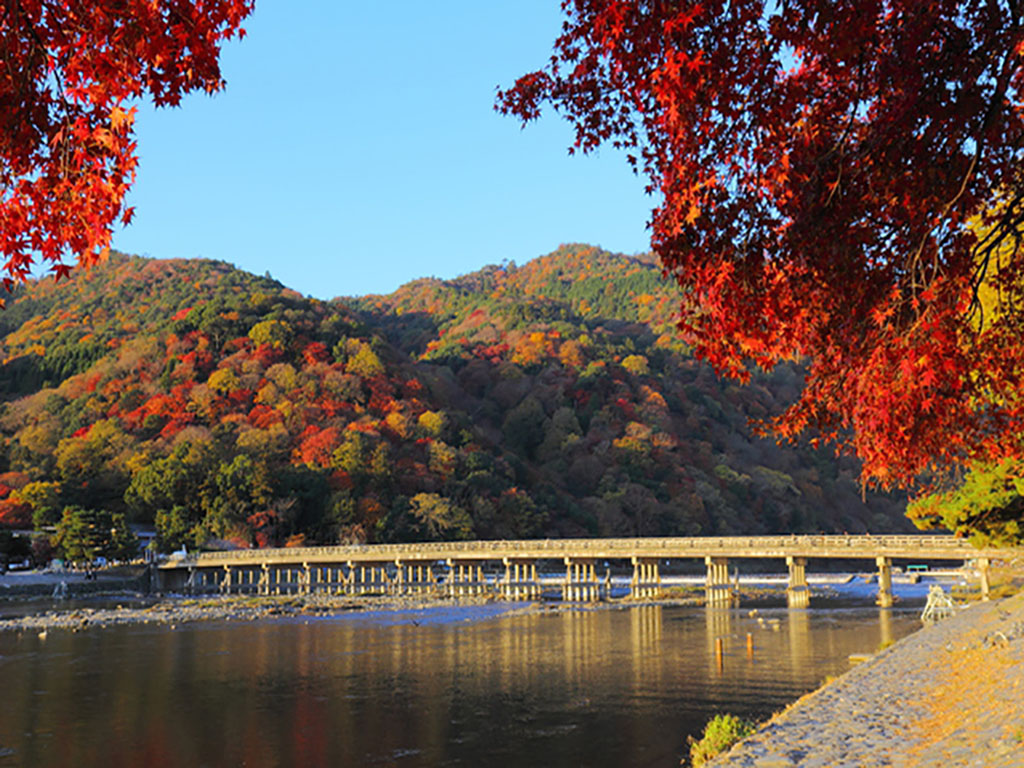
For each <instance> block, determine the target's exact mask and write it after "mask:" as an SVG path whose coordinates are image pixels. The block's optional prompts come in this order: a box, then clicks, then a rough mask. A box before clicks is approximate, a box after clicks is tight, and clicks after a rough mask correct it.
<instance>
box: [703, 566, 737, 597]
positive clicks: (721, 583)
mask: <svg viewBox="0 0 1024 768" xmlns="http://www.w3.org/2000/svg"><path fill="white" fill-rule="evenodd" d="M704 565H705V566H707V578H706V579H705V582H704V603H705V605H708V606H710V607H713V608H722V607H728V606H730V605H732V602H733V593H732V585H731V584H730V583H729V560H728V558H725V557H711V556H710V555H708V556H706V557H705V558H704Z"/></svg>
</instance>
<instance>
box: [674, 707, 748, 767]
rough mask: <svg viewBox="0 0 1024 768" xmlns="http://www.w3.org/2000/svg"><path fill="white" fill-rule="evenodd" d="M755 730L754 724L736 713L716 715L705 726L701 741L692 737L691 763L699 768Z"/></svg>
mask: <svg viewBox="0 0 1024 768" xmlns="http://www.w3.org/2000/svg"><path fill="white" fill-rule="evenodd" d="M753 732H754V724H753V723H751V722H749V721H747V720H741V719H740V718H738V717H736V716H735V715H715V716H714V717H713V718H711V720H709V721H708V724H707V725H706V726H704V735H703V736H702V737H701V739H700V741H697V740H695V739H694V738H693V737H692V736H691V737H690V763H691V765H693V766H694V768H699V766H702V765H704V764H705V763H706V762H708V761H709V760H711V759H712V758H714V757H717V756H718V755H720V754H722V753H723V752H725V751H727V750H728V749H729V748H730V747H732V745H733V744H735V743H736V742H738V741H740V740H742V739H745V738H746V737H747V736H749V735H750V734H752V733H753Z"/></svg>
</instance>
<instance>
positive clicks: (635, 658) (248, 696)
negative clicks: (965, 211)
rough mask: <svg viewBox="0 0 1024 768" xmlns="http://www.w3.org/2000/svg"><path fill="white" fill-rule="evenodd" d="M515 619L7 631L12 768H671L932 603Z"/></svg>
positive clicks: (3, 705) (2, 744)
mask: <svg viewBox="0 0 1024 768" xmlns="http://www.w3.org/2000/svg"><path fill="white" fill-rule="evenodd" d="M510 608H511V606H507V605H504V606H503V605H488V606H477V607H470V606H465V607H458V606H454V607H452V606H449V607H444V608H435V609H431V610H428V611H420V612H394V613H386V612H385V613H373V614H368V613H360V614H348V615H345V616H341V617H333V618H332V617H323V618H321V617H318V618H301V619H282V620H279V621H261V622H254V623H249V624H244V623H230V622H223V623H221V622H201V623H196V624H189V625H183V626H180V627H177V628H176V629H173V630H172V629H170V628H169V627H161V626H148V625H136V626H128V627H113V628H106V629H99V628H98V629H92V630H87V631H82V632H78V633H71V632H67V631H59V630H50V631H49V632H48V633H47V635H46V637H44V638H40V637H38V636H36V635H35V634H34V633H27V634H22V635H17V634H15V633H13V632H6V633H0V766H3V767H6V766H23V767H24V768H30V767H32V766H75V767H76V768H91V767H92V766H97V767H98V766H103V767H104V768H117V767H119V766H125V767H127V766H132V767H134V766H142V765H144V766H147V767H148V768H161V767H162V766H167V767H168V768H170V767H171V766H174V767H177V766H256V767H259V768H263V767H264V766H265V767H266V768H271V767H272V766H273V767H275V768H276V767H282V766H283V767H287V766H402V767H404V766H480V765H493V766H531V768H532V767H534V766H609V767H612V766H614V767H615V768H622V767H624V766H664V768H668V767H669V766H676V765H678V763H679V758H680V757H681V756H682V754H683V751H684V744H685V742H686V737H687V736H688V735H690V734H699V732H700V731H701V730H702V728H703V725H704V723H705V722H706V721H707V719H708V718H709V717H710V716H711V715H713V714H715V713H717V712H732V713H735V714H738V715H742V716H746V717H751V718H757V719H760V718H764V717H766V716H768V715H770V714H771V713H772V712H773V711H776V710H778V709H781V708H782V707H784V706H785V705H786V704H787V703H788V702H790V701H792V700H793V699H795V698H797V697H798V696H800V695H801V694H803V693H805V692H807V691H810V690H812V689H814V688H816V687H817V686H818V684H819V683H820V682H821V681H822V680H823V679H824V678H825V677H826V676H827V675H837V674H840V673H842V672H843V671H845V670H846V669H847V668H848V667H849V660H848V657H849V656H850V655H851V654H860V653H872V652H874V651H876V650H877V649H878V648H879V646H881V645H883V644H886V643H889V642H892V641H894V640H897V639H899V638H900V637H902V636H904V635H906V634H908V633H909V632H912V631H914V630H915V629H917V628H918V627H920V622H919V621H918V619H917V614H918V613H919V611H920V606H917V607H916V608H913V609H909V608H908V609H895V610H881V609H878V608H874V607H864V606H862V607H845V608H815V609H812V610H808V611H789V610H787V609H785V608H775V609H763V608H762V609H759V611H758V613H757V614H756V615H754V616H752V615H751V614H750V611H749V609H744V608H740V609H735V610H723V609H717V610H705V609H703V608H684V607H668V606H637V607H631V608H607V609H594V610H562V611H555V610H550V611H540V612H532V613H521V612H520V613H516V612H515V610H514V609H512V610H511V611H510ZM748 633H749V634H750V635H751V636H752V641H753V653H752V654H751V653H749V652H748V649H747V634H748ZM717 638H722V648H723V655H722V656H721V662H719V660H718V658H719V657H718V656H717V654H716V651H715V647H716V643H715V641H716V639H717Z"/></svg>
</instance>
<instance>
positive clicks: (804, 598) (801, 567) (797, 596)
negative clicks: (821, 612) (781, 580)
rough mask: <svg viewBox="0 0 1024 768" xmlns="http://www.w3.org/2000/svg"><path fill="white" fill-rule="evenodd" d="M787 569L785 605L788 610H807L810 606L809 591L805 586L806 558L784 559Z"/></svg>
mask: <svg viewBox="0 0 1024 768" xmlns="http://www.w3.org/2000/svg"><path fill="white" fill-rule="evenodd" d="M786 565H787V566H788V567H789V586H787V587H786V603H787V604H788V605H789V607H790V608H808V607H810V605H811V590H810V587H808V586H807V558H806V557H793V556H789V557H787V558H786Z"/></svg>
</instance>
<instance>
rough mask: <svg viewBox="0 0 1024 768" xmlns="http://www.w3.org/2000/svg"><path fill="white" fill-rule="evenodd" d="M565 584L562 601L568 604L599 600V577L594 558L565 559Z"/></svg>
mask: <svg viewBox="0 0 1024 768" xmlns="http://www.w3.org/2000/svg"><path fill="white" fill-rule="evenodd" d="M563 560H564V562H565V582H564V583H563V586H562V599H563V600H565V601H566V602H574V603H575V602H587V601H592V600H597V599H598V585H597V575H596V572H595V571H594V560H593V558H573V557H566V558H563Z"/></svg>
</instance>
